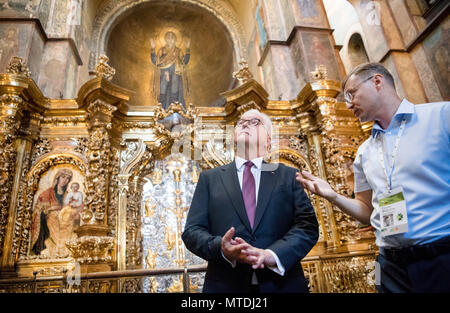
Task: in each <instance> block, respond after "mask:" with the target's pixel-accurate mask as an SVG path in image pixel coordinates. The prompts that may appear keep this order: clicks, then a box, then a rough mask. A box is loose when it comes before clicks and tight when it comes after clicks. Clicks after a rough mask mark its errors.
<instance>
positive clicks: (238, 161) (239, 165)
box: [234, 156, 263, 171]
mask: <svg viewBox="0 0 450 313" xmlns="http://www.w3.org/2000/svg"><path fill="white" fill-rule="evenodd" d="M234 161H235V162H236V169H237V170H238V171H239V170H240V169H241V168H242V166H243V165H244V163H245V162H247V160H246V159H243V158H241V157H238V156H236V157H235V158H234ZM250 161H252V162H253V164H255V167H256V168H257V169H259V170H260V169H261V166H262V162H263V157H259V158H255V159H253V160H250Z"/></svg>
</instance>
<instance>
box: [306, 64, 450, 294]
mask: <svg viewBox="0 0 450 313" xmlns="http://www.w3.org/2000/svg"><path fill="white" fill-rule="evenodd" d="M342 89H343V91H344V95H345V100H346V103H347V107H348V108H349V109H350V110H352V111H353V113H354V115H355V116H356V117H358V118H359V120H360V121H361V122H366V121H375V123H374V126H373V129H372V134H371V136H370V137H369V138H368V139H367V140H366V141H365V142H364V143H363V144H362V145H361V146H360V147H359V149H358V153H357V155H356V158H355V161H354V163H353V167H354V177H355V199H349V198H345V197H344V196H342V195H339V194H337V193H336V192H335V191H333V189H332V188H331V187H330V185H329V184H328V183H327V182H325V181H324V180H322V179H319V178H317V177H315V176H313V175H311V174H310V173H307V172H302V173H301V174H300V173H299V174H297V180H298V181H299V182H300V183H301V184H302V185H303V186H304V187H305V188H308V189H309V190H310V191H311V192H313V193H315V194H317V195H319V196H322V197H324V198H326V199H327V200H328V201H330V202H331V203H333V204H334V205H336V206H338V207H339V208H340V209H341V210H342V211H343V212H345V213H347V214H349V215H352V216H353V217H355V218H356V219H357V220H359V221H361V222H363V223H365V224H367V223H369V222H370V223H371V225H372V226H373V227H374V228H375V232H376V243H377V245H378V247H379V249H380V254H379V256H378V257H377V261H378V263H379V265H380V269H381V275H380V277H379V278H380V280H379V282H380V285H377V289H378V291H379V292H449V291H450V102H437V103H426V104H420V105H413V104H412V103H410V102H409V101H407V100H406V99H400V98H399V97H398V95H397V92H396V90H395V85H394V80H393V78H392V75H391V74H390V73H389V71H387V70H386V69H385V68H384V67H383V66H382V65H381V64H379V63H368V64H362V65H359V66H358V67H356V68H355V69H354V70H353V71H352V72H351V73H350V74H349V75H348V76H347V77H346V79H345V80H344V82H343V86H342Z"/></svg>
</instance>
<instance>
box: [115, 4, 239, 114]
mask: <svg viewBox="0 0 450 313" xmlns="http://www.w3.org/2000/svg"><path fill="white" fill-rule="evenodd" d="M152 52H153V53H152ZM106 55H108V57H109V59H110V62H109V63H110V65H111V66H112V67H113V68H115V70H116V75H115V76H114V78H113V80H112V82H113V83H115V84H117V85H119V86H121V87H124V88H126V89H129V90H131V91H133V92H134V94H133V96H132V97H131V99H130V101H129V102H128V105H130V107H133V106H157V105H158V103H161V104H162V106H163V107H164V108H167V107H168V106H169V105H170V103H172V102H175V101H178V102H180V103H183V104H185V105H188V104H189V103H192V104H193V105H195V106H204V107H208V106H223V105H224V101H223V98H222V97H221V96H220V94H221V93H222V92H224V91H227V90H228V89H229V88H230V86H231V84H232V82H233V76H232V75H233V44H232V40H231V36H230V34H229V33H228V30H227V29H226V27H225V25H224V24H223V23H222V22H221V21H220V20H219V19H218V18H217V17H216V16H214V15H213V14H211V13H210V12H209V11H207V10H204V9H199V8H198V7H197V6H194V5H189V4H181V3H178V2H172V1H164V2H156V1H155V2H153V1H152V3H143V4H141V5H138V6H136V7H133V8H132V9H130V12H129V15H128V16H127V17H126V18H124V19H123V20H121V21H120V22H119V23H117V25H115V26H114V28H113V29H111V32H110V36H109V40H108V43H107V49H106Z"/></svg>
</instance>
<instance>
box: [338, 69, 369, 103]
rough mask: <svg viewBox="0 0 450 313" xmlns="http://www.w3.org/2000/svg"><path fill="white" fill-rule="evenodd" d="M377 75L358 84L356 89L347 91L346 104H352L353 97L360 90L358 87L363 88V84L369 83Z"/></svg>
mask: <svg viewBox="0 0 450 313" xmlns="http://www.w3.org/2000/svg"><path fill="white" fill-rule="evenodd" d="M374 76H375V75H372V76H370V77H367V78H366V79H364V80H363V81H362V82H360V83H359V84H357V85H356V86H355V87H353V88H352V89H350V90H347V91H345V92H344V99H345V102H347V103H350V102H352V100H353V96H354V94H355V92H356V91H357V90H358V87H359V86H361V84H362V83H365V82H366V81H368V80H369V79H371V78H372V77H374Z"/></svg>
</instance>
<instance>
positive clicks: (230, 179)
mask: <svg viewBox="0 0 450 313" xmlns="http://www.w3.org/2000/svg"><path fill="white" fill-rule="evenodd" d="M221 171H222V175H220V177H221V179H222V183H223V186H224V189H225V190H226V192H227V194H228V197H229V198H230V201H231V203H232V204H233V208H234V209H235V210H236V212H237V214H238V216H239V218H240V219H241V221H242V224H244V225H245V227H246V228H247V230H248V231H249V232H250V233H251V227H250V222H249V220H248V217H247V212H246V211H245V205H244V200H243V198H242V191H241V188H240V186H239V179H238V176H237V170H236V163H235V162H234V161H233V162H231V163H230V164H228V165H226V166H223V167H222V168H221Z"/></svg>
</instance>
